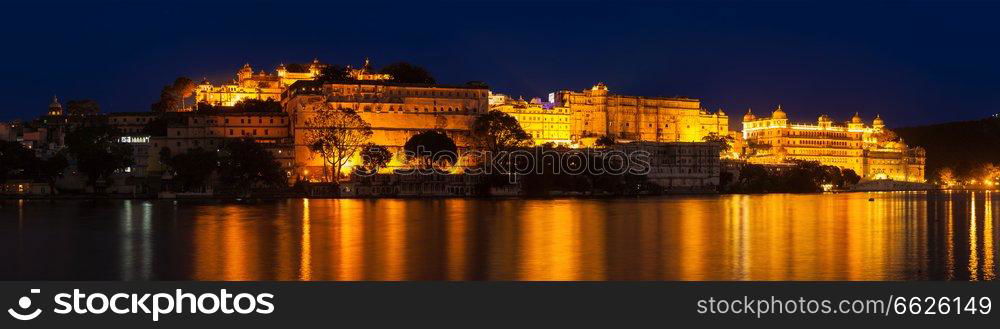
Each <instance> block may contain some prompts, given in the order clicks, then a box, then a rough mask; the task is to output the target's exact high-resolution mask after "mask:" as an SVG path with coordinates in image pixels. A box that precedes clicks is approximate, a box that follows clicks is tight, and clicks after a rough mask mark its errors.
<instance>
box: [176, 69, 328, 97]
mask: <svg viewBox="0 0 1000 329" xmlns="http://www.w3.org/2000/svg"><path fill="white" fill-rule="evenodd" d="M324 67H326V64H322V63H320V62H319V60H313V61H312V63H310V64H309V65H300V64H293V65H289V66H287V67H286V66H285V65H284V64H280V65H278V67H277V68H276V69H275V72H274V74H270V73H267V72H264V71H260V72H257V73H254V71H253V68H251V67H250V64H249V63H247V64H245V65H243V67H242V68H240V70H239V71H237V72H236V79H234V80H233V81H232V82H231V83H226V84H221V85H213V84H212V83H211V82H209V81H208V79H205V80H203V81H202V82H201V84H199V85H198V88H197V89H196V90H195V101H196V102H197V103H206V104H209V105H215V106H233V105H235V104H236V102H239V101H241V100H244V99H258V100H269V99H270V100H274V101H278V100H280V99H281V93H282V92H283V91H284V90H285V88H287V87H288V86H290V85H292V84H293V83H295V82H296V81H301V80H313V79H315V78H316V77H317V76H319V74H320V72H321V71H322V70H323V68H324Z"/></svg>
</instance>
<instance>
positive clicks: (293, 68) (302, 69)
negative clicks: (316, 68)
mask: <svg viewBox="0 0 1000 329" xmlns="http://www.w3.org/2000/svg"><path fill="white" fill-rule="evenodd" d="M285 70H286V71H288V72H293V73H308V72H309V66H308V65H303V64H299V63H292V64H288V65H287V66H285Z"/></svg>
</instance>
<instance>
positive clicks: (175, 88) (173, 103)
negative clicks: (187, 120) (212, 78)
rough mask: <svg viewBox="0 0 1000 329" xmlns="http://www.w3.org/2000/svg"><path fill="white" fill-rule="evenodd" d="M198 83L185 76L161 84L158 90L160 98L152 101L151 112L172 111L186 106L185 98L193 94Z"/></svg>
mask: <svg viewBox="0 0 1000 329" xmlns="http://www.w3.org/2000/svg"><path fill="white" fill-rule="evenodd" d="M197 88H198V85H197V84H195V83H194V81H193V80H191V79H190V78H186V77H179V78H177V79H174V83H173V84H170V85H166V86H163V89H162V90H160V99H159V100H158V101H157V102H156V103H153V105H152V106H151V108H150V109H151V110H152V111H153V112H172V111H177V110H179V109H181V108H184V107H186V106H187V99H188V98H190V97H191V96H194V92H195V90H196V89H197Z"/></svg>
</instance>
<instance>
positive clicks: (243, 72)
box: [236, 63, 253, 80]
mask: <svg viewBox="0 0 1000 329" xmlns="http://www.w3.org/2000/svg"><path fill="white" fill-rule="evenodd" d="M251 76H253V68H252V67H250V63H246V64H243V67H242V68H240V71H239V72H236V79H237V80H244V79H249V78H250V77H251Z"/></svg>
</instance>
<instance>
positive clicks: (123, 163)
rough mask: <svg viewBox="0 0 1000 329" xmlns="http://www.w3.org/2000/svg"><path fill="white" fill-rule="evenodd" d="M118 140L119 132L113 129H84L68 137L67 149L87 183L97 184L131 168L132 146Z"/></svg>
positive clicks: (95, 127) (96, 127)
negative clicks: (117, 172)
mask: <svg viewBox="0 0 1000 329" xmlns="http://www.w3.org/2000/svg"><path fill="white" fill-rule="evenodd" d="M119 137H120V136H119V133H118V130H117V129H115V128H112V127H110V126H93V127H81V128H77V129H75V130H73V131H71V132H70V133H69V134H66V149H67V150H68V151H69V155H70V156H72V157H73V158H74V159H76V167H77V169H78V170H79V171H80V172H82V173H83V174H84V175H86V176H87V183H88V184H90V185H95V184H96V183H97V181H98V180H99V179H101V178H107V177H109V176H111V174H112V173H114V172H115V171H119V170H125V168H128V167H129V166H131V165H132V147H131V146H129V145H128V144H124V143H120V142H119V141H118V139H119Z"/></svg>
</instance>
